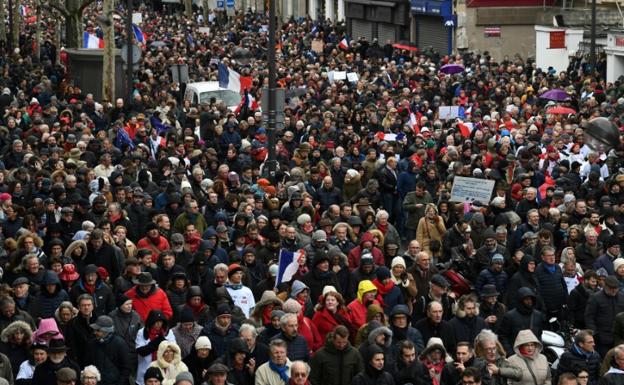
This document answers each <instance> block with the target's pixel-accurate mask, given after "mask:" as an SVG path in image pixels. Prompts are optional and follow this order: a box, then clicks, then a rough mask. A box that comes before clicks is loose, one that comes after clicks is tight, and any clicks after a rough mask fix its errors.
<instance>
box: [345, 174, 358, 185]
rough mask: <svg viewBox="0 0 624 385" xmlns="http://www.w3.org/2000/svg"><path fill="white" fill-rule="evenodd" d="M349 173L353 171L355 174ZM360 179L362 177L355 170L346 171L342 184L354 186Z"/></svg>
mask: <svg viewBox="0 0 624 385" xmlns="http://www.w3.org/2000/svg"><path fill="white" fill-rule="evenodd" d="M351 171H355V172H351ZM361 178H362V176H361V175H360V173H359V172H357V171H356V170H348V171H347V175H346V176H345V180H344V184H347V185H356V184H358V183H360V179H361Z"/></svg>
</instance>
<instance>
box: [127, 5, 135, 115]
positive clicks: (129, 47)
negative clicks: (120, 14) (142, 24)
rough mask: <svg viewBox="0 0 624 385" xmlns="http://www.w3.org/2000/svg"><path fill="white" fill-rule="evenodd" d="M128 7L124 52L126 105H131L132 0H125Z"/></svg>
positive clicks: (132, 86) (132, 85) (132, 84)
mask: <svg viewBox="0 0 624 385" xmlns="http://www.w3.org/2000/svg"><path fill="white" fill-rule="evenodd" d="M127 5H128V14H127V15H126V50H127V55H128V56H127V57H128V60H127V61H126V82H127V83H126V85H127V87H128V91H127V92H128V105H129V104H130V103H132V89H133V88H134V83H133V82H132V77H133V76H132V67H133V66H134V64H133V63H132V50H133V49H134V48H133V46H132V35H134V31H133V30H132V10H133V9H134V3H133V1H132V0H127Z"/></svg>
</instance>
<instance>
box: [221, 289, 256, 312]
mask: <svg viewBox="0 0 624 385" xmlns="http://www.w3.org/2000/svg"><path fill="white" fill-rule="evenodd" d="M226 289H227V291H228V293H230V297H232V301H234V305H236V306H238V307H240V308H241V310H242V311H243V314H245V317H247V318H249V314H251V311H252V310H253V308H254V307H256V300H255V299H254V296H253V293H252V292H251V290H250V289H249V288H248V287H247V286H243V287H241V288H240V289H236V290H235V289H233V288H231V287H230V286H226Z"/></svg>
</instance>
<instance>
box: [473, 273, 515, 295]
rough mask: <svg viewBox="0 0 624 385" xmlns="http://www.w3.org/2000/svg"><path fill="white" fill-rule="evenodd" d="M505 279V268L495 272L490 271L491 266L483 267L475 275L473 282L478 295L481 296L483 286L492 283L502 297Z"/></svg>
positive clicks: (504, 289) (506, 277) (505, 284)
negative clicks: (475, 278)
mask: <svg viewBox="0 0 624 385" xmlns="http://www.w3.org/2000/svg"><path fill="white" fill-rule="evenodd" d="M507 279H508V276H507V273H506V272H505V270H501V272H500V273H495V272H493V271H492V269H491V267H489V268H487V269H483V270H481V272H480V273H479V275H478V276H477V280H476V282H475V290H476V291H477V293H478V294H479V296H481V290H483V286H485V285H494V286H496V290H497V291H498V292H499V293H500V294H501V298H504V297H505V291H506V290H507Z"/></svg>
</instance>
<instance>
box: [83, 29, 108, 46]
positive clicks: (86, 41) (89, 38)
mask: <svg viewBox="0 0 624 385" xmlns="http://www.w3.org/2000/svg"><path fill="white" fill-rule="evenodd" d="M82 48H89V49H98V48H104V40H103V39H100V38H99V37H97V36H95V35H92V34H90V33H89V32H87V31H84V33H83V35H82Z"/></svg>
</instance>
